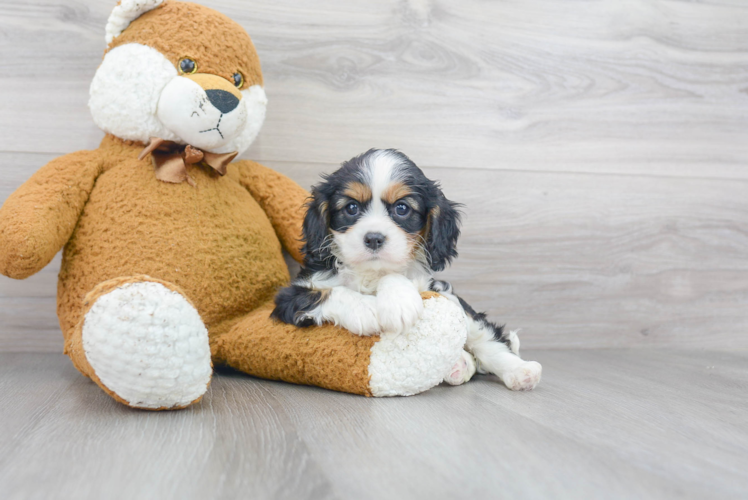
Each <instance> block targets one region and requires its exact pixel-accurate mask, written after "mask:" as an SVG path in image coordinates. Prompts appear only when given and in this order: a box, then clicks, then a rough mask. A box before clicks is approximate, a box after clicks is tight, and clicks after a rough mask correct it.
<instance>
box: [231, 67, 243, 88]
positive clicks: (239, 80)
mask: <svg viewBox="0 0 748 500" xmlns="http://www.w3.org/2000/svg"><path fill="white" fill-rule="evenodd" d="M232 78H233V79H234V85H236V88H238V89H240V88H242V85H244V75H242V74H241V73H239V72H238V71H237V72H236V73H234V76H232Z"/></svg>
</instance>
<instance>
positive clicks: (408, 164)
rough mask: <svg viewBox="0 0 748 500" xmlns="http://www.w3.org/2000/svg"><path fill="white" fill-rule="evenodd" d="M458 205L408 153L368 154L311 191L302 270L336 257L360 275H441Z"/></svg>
mask: <svg viewBox="0 0 748 500" xmlns="http://www.w3.org/2000/svg"><path fill="white" fill-rule="evenodd" d="M459 220H460V215H459V212H458V211H457V204H455V203H453V202H451V201H449V200H447V198H446V197H445V196H444V194H443V193H442V191H441V189H440V188H439V185H438V184H437V183H436V182H434V181H431V180H429V179H428V178H426V176H425V175H424V174H423V172H422V171H421V169H419V168H418V167H417V166H416V165H415V164H414V163H413V162H412V161H411V160H410V159H409V158H408V157H407V156H405V155H404V154H402V153H400V152H398V151H395V150H392V149H387V150H374V149H372V150H369V151H367V152H366V153H364V154H362V155H360V156H357V157H355V158H353V159H351V160H349V161H347V162H345V163H343V165H342V166H341V168H340V169H339V170H337V171H336V172H334V173H332V174H330V175H327V176H325V180H324V182H322V183H321V184H319V185H317V186H315V187H314V188H313V190H312V200H311V201H310V203H309V206H308V211H307V216H306V219H305V220H304V238H305V241H306V246H305V253H306V258H307V262H306V265H307V267H310V268H312V269H314V268H319V269H322V268H324V269H331V268H332V266H333V264H334V262H333V261H334V259H337V260H338V261H339V262H341V263H344V264H345V265H347V266H350V267H352V268H354V269H358V270H360V271H364V272H365V271H379V272H402V271H404V270H405V268H407V267H408V266H409V265H410V264H411V263H412V262H413V261H420V262H421V263H422V264H423V265H424V266H426V267H429V268H430V269H432V270H433V271H441V270H442V269H444V267H445V266H446V265H447V264H448V263H449V262H450V261H451V260H452V258H453V257H455V256H456V255H457V249H456V244H457V238H458V237H459V235H460V229H459Z"/></svg>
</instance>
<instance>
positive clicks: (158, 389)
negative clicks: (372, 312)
mask: <svg viewBox="0 0 748 500" xmlns="http://www.w3.org/2000/svg"><path fill="white" fill-rule="evenodd" d="M106 39H107V48H106V52H105V55H104V59H103V61H102V63H101V66H100V67H99V69H98V70H97V72H96V75H95V77H94V80H93V82H92V84H91V92H90V93H91V97H90V102H89V106H90V109H91V113H92V114H93V118H94V121H95V122H96V124H97V125H98V126H100V127H101V128H102V129H103V130H104V131H105V132H106V136H105V137H104V139H103V140H102V142H101V145H100V146H99V148H98V149H96V150H93V151H79V152H76V153H72V154H69V155H66V156H63V157H60V158H57V159H55V160H53V161H51V162H50V163H49V164H47V165H46V166H45V167H43V168H41V169H40V170H39V171H38V172H36V173H35V174H34V175H33V176H32V177H31V178H30V179H29V180H28V181H27V182H26V183H25V184H24V185H23V186H21V187H20V188H19V189H18V190H17V191H16V192H15V193H13V194H12V195H11V196H10V197H9V198H8V199H7V201H6V202H5V204H4V205H3V207H2V208H1V209H0V272H2V273H3V274H4V275H6V276H10V277H11V278H17V279H23V278H26V277H28V276H30V275H32V274H34V273H36V272H37V271H39V270H40V269H42V268H43V267H44V266H45V265H47V263H49V262H50V260H51V259H52V258H53V257H54V255H55V254H56V253H57V252H58V251H59V250H60V248H63V246H64V250H63V259H62V267H61V269H60V275H59V283H58V305H57V312H58V316H59V319H60V326H61V328H62V331H63V334H64V336H65V352H66V353H67V354H68V355H69V356H70V358H71V359H72V361H73V363H74V364H75V366H76V368H78V370H80V371H81V372H82V373H83V374H84V375H86V376H89V377H91V378H92V379H93V380H94V381H95V382H96V383H97V384H98V385H99V386H100V387H101V388H102V389H104V390H105V391H106V392H107V393H108V394H110V395H111V396H112V397H114V398H115V399H116V400H117V401H120V402H122V403H124V404H127V405H130V406H133V407H139V408H148V409H168V408H182V407H185V406H188V405H190V404H192V403H194V402H196V401H198V400H199V399H200V398H201V397H202V396H203V394H204V393H205V391H206V390H207V387H208V384H209V383H210V379H211V376H212V366H213V365H228V366H231V367H233V368H236V369H238V370H242V371H244V372H247V373H250V374H253V375H257V376H260V377H265V378H270V379H279V380H285V381H289V382H293V383H303V384H314V385H319V386H322V387H326V388H330V389H334V390H339V391H346V392H351V393H356V394H365V395H374V396H384V395H407V394H415V393H417V392H420V391H423V390H426V389H428V388H429V387H432V386H434V385H436V384H438V383H439V382H440V381H441V380H442V378H443V377H444V375H445V374H446V373H447V372H448V371H449V368H450V367H451V366H452V365H453V364H454V363H455V362H456V361H457V360H458V358H459V357H460V354H461V352H462V345H463V344H464V341H465V326H464V321H463V315H462V312H461V310H460V309H459V308H458V307H457V306H455V305H454V304H452V303H451V302H450V301H448V300H447V299H445V298H443V297H440V296H430V297H426V300H425V303H424V305H425V309H424V315H423V317H422V319H421V320H420V322H419V323H417V324H416V325H415V327H413V328H412V330H410V331H408V332H406V333H404V334H401V335H399V336H392V337H387V336H386V335H383V336H382V337H379V336H372V337H360V336H356V335H352V334H350V333H349V332H347V331H344V330H342V329H339V328H337V327H334V326H321V327H313V328H306V329H298V328H295V327H292V326H289V325H286V324H281V323H276V322H274V321H273V320H271V319H270V317H269V316H270V312H271V310H272V308H273V304H272V299H273V296H274V294H275V292H276V291H277V289H278V288H279V287H281V286H282V285H285V284H287V282H288V280H289V274H288V270H287V267H286V265H285V262H284V259H283V256H282V250H281V248H285V249H286V250H287V251H288V252H289V253H290V254H291V256H293V257H294V258H295V259H297V260H300V259H301V258H302V255H301V253H300V248H301V242H300V234H301V231H300V228H301V222H302V218H303V205H304V203H305V200H306V198H307V196H308V195H307V192H306V191H305V190H303V189H302V188H301V187H299V186H298V185H297V184H295V183H294V182H293V181H291V180H290V179H288V178H286V177H284V176H283V175H281V174H278V173H277V172H274V171H272V170H270V169H268V168H266V167H263V166H262V165H259V164H258V163H255V162H252V161H246V160H241V161H236V162H233V163H232V160H233V159H234V157H236V156H237V155H238V154H241V153H242V152H243V151H245V150H246V149H247V148H248V147H249V146H250V144H251V143H252V141H253V140H254V139H255V137H256V136H257V133H258V132H259V130H260V127H261V126H262V122H263V120H264V116H265V106H266V103H267V99H266V97H265V93H264V90H263V79H262V72H261V70H260V62H259V59H258V57H257V54H256V52H255V49H254V46H253V44H252V41H251V40H250V38H249V36H248V35H247V33H246V32H245V31H244V29H242V27H241V26H239V25H238V24H236V23H235V22H233V21H231V20H230V19H229V18H227V17H225V16H224V15H222V14H220V13H218V12H215V11H213V10H211V9H208V8H205V7H202V6H200V5H196V4H191V3H183V2H177V1H171V0H169V1H162V0H122V1H121V2H120V3H119V4H118V5H117V6H116V7H115V8H114V11H113V12H112V14H111V16H110V18H109V21H108V23H107V27H106Z"/></svg>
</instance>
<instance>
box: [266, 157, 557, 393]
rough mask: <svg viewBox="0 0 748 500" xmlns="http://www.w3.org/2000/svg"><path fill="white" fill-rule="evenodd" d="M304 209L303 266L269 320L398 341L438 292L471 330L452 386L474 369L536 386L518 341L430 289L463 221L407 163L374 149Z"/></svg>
mask: <svg viewBox="0 0 748 500" xmlns="http://www.w3.org/2000/svg"><path fill="white" fill-rule="evenodd" d="M307 208H308V210H307V214H306V218H305V220H304V226H303V235H304V242H305V246H304V253H305V260H304V266H303V268H302V270H301V272H300V273H299V275H298V277H297V278H296V279H295V280H294V281H293V283H292V284H291V285H290V286H288V287H286V288H283V289H282V290H280V292H279V293H278V295H277V296H276V298H275V305H276V307H275V310H274V311H273V313H272V316H273V317H274V318H276V319H278V320H280V321H283V322H286V323H290V324H294V325H297V326H302V327H303V326H311V325H315V324H317V325H319V324H322V323H334V324H337V325H340V326H342V327H344V328H346V329H348V330H350V331H351V332H352V333H355V334H357V335H373V334H379V333H385V332H392V333H400V332H402V331H405V330H407V329H409V328H410V327H411V326H413V325H414V324H415V323H416V322H417V321H418V320H419V318H420V316H421V313H422V312H423V300H422V298H421V295H420V294H421V292H424V291H429V290H430V291H435V292H438V293H440V294H441V295H443V296H445V297H447V298H449V299H450V300H453V301H455V302H457V303H459V304H460V305H461V306H462V308H463V310H464V311H465V314H466V318H467V321H468V337H467V344H466V346H465V349H466V351H465V352H463V356H462V360H461V361H460V362H459V363H458V364H457V365H455V367H454V368H453V369H452V370H451V373H449V374H448V375H447V376H446V378H445V380H446V381H447V382H448V383H450V384H453V385H458V384H462V383H464V382H466V381H468V380H469V379H470V378H471V377H472V376H473V374H474V373H475V371H476V369H477V370H479V371H481V372H482V373H493V374H495V375H497V376H498V377H499V378H501V380H502V381H503V382H504V383H505V384H506V386H507V387H509V388H510V389H513V390H531V389H533V388H534V387H535V386H536V385H537V383H538V382H539V381H540V376H541V370H542V369H541V366H540V364H539V363H537V362H535V361H524V360H522V359H521V358H520V357H519V355H518V354H519V339H518V338H517V335H516V333H515V332H506V331H504V329H503V327H501V326H498V325H496V324H494V323H491V322H490V321H488V320H487V319H486V315H485V314H483V313H477V312H476V311H475V310H473V308H472V307H470V306H469V305H468V304H467V303H466V302H465V301H464V300H462V299H461V298H460V297H458V296H457V295H455V294H454V293H453V291H452V286H451V285H450V284H449V283H447V282H445V281H439V280H436V279H434V272H438V271H441V270H443V269H444V268H445V267H446V265H447V264H449V263H450V262H451V260H452V259H453V258H454V257H456V256H457V249H456V244H457V238H458V237H459V235H460V228H459V222H460V213H459V212H458V205H457V204H456V203H453V202H451V201H449V200H448V199H447V198H446V197H445V196H444V194H443V193H442V191H441V189H440V188H439V185H438V184H437V183H436V182H434V181H431V180H429V179H428V178H426V176H425V175H424V174H423V172H422V171H421V169H419V168H418V167H417V166H416V165H415V164H414V163H413V162H412V161H411V160H410V159H409V158H408V157H407V156H405V155H404V154H402V153H400V152H398V151H395V150H392V149H387V150H374V149H372V150H369V151H367V152H366V153H364V154H362V155H360V156H357V157H355V158H353V159H351V160H349V161H347V162H345V163H343V165H342V166H341V168H340V169H339V170H337V171H336V172H334V173H332V174H329V175H326V176H325V177H324V181H323V182H322V183H321V184H319V185H317V186H315V187H314V188H313V189H312V198H311V201H310V202H309V203H308V206H307ZM476 361H477V363H476Z"/></svg>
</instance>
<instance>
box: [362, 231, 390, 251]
mask: <svg viewBox="0 0 748 500" xmlns="http://www.w3.org/2000/svg"><path fill="white" fill-rule="evenodd" d="M384 240H385V237H384V235H383V234H382V233H366V236H364V245H366V248H369V249H370V250H374V251H375V252H376V251H377V250H379V248H380V247H382V246H383V245H384Z"/></svg>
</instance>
